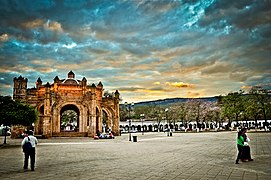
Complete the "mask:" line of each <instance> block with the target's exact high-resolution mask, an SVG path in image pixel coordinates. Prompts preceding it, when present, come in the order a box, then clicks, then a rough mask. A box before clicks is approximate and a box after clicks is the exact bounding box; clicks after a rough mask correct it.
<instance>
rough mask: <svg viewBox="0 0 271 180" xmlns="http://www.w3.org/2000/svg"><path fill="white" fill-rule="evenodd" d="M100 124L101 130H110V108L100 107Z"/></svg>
mask: <svg viewBox="0 0 271 180" xmlns="http://www.w3.org/2000/svg"><path fill="white" fill-rule="evenodd" d="M102 125H103V131H105V132H108V131H112V126H113V122H112V113H111V112H110V110H108V109H106V108H103V109H102Z"/></svg>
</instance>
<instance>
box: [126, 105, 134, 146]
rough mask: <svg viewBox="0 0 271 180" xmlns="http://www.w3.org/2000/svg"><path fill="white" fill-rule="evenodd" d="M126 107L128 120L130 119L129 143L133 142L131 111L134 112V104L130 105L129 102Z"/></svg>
mask: <svg viewBox="0 0 271 180" xmlns="http://www.w3.org/2000/svg"><path fill="white" fill-rule="evenodd" d="M125 107H126V110H127V111H128V118H129V129H128V132H129V141H132V136H131V111H133V110H134V103H130V104H128V103H127V102H125Z"/></svg>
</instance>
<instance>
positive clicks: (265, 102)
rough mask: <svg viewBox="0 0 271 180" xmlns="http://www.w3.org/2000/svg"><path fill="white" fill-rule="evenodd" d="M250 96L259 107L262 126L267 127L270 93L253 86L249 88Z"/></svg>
mask: <svg viewBox="0 0 271 180" xmlns="http://www.w3.org/2000/svg"><path fill="white" fill-rule="evenodd" d="M250 94H251V96H252V97H253V98H254V100H255V101H256V102H257V104H258V105H259V108H260V110H261V112H262V114H263V117H264V120H265V125H264V126H267V112H268V110H269V102H270V91H268V90H267V89H263V88H262V87H260V86H255V87H252V88H251V90H250Z"/></svg>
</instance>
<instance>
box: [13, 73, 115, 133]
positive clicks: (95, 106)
mask: <svg viewBox="0 0 271 180" xmlns="http://www.w3.org/2000/svg"><path fill="white" fill-rule="evenodd" d="M27 81H28V80H27V78H24V77H22V76H20V77H18V78H17V77H15V78H14V89H13V99H21V100H23V101H25V102H26V103H28V104H30V105H32V106H33V107H35V108H36V109H37V110H38V112H39V118H38V121H37V122H36V123H35V126H34V127H35V134H36V135H43V136H45V137H52V136H90V137H93V136H94V135H95V134H96V133H97V132H98V131H100V132H102V130H103V127H106V129H109V130H111V131H112V132H113V133H114V134H115V135H119V121H120V118H119V97H120V96H119V92H118V90H116V91H115V92H114V93H112V94H107V95H106V96H104V89H103V84H102V83H101V82H99V83H98V84H97V85H95V84H94V83H93V84H92V85H87V79H86V78H85V77H84V78H83V79H82V80H78V79H75V74H74V73H73V72H72V71H70V72H69V73H68V77H67V78H66V79H59V77H58V76H56V77H55V78H54V82H53V83H51V84H50V83H49V82H47V83H46V84H42V80H41V79H40V78H38V79H37V82H36V87H35V88H31V89H28V88H27Z"/></svg>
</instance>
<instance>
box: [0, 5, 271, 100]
mask: <svg viewBox="0 0 271 180" xmlns="http://www.w3.org/2000/svg"><path fill="white" fill-rule="evenodd" d="M270 58H271V0H148V1H147V0H115V1H113V0H98V1H97V0H40V1H33V0H1V6H0V62H1V66H0V95H11V96H12V92H13V78H14V77H18V76H20V75H22V76H23V77H26V78H28V88H32V87H34V86H35V82H36V80H37V79H38V78H39V77H40V78H41V80H42V81H43V83H44V84H45V83H46V82H49V83H53V79H54V77H55V76H58V77H59V78H60V79H65V78H67V74H68V72H69V71H70V70H72V71H73V72H74V73H75V76H76V77H75V78H76V79H79V80H81V79H82V78H83V77H86V79H87V80H88V84H89V85H91V84H92V83H95V84H96V85H97V84H98V83H99V82H100V81H101V82H102V83H103V85H104V90H105V91H108V92H110V93H111V92H114V91H115V90H118V91H119V92H120V95H121V98H122V101H123V102H142V101H150V100H157V99H165V98H175V97H183V98H187V97H194V98H196V97H212V96H218V95H225V94H227V93H229V92H234V91H238V90H240V89H243V90H248V89H249V88H250V87H251V86H256V85H257V86H263V87H266V88H270V87H271V80H270V77H271V60H270Z"/></svg>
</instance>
